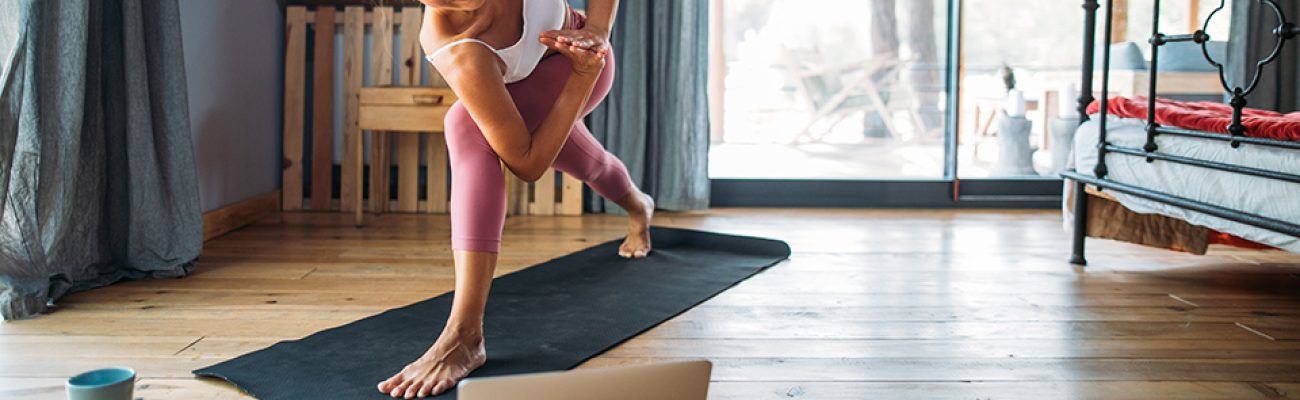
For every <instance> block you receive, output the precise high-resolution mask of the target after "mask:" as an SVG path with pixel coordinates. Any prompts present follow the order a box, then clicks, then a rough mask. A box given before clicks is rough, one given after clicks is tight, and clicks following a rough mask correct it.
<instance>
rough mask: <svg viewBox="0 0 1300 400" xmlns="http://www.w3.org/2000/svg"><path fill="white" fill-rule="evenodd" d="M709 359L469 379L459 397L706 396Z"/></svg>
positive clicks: (650, 399)
mask: <svg viewBox="0 0 1300 400" xmlns="http://www.w3.org/2000/svg"><path fill="white" fill-rule="evenodd" d="M712 370H713V364H712V363H710V362H708V361H704V360H701V361H684V362H671V363H662V364H649V365H633V366H622V367H610V368H593V369H579V370H572V371H561V372H545V373H537V374H523V375H511V376H501V377H491V378H469V379H465V380H463V381H461V382H460V386H458V387H457V389H456V391H457V396H456V397H457V398H458V399H460V400H514V399H529V400H607V399H619V400H663V399H674V400H705V398H706V397H707V396H708V394H709V375H710V373H711V372H712Z"/></svg>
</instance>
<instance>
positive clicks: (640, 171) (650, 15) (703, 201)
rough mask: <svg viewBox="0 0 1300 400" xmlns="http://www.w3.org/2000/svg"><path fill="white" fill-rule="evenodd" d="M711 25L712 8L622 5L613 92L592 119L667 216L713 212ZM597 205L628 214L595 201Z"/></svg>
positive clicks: (652, 1)
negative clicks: (674, 212)
mask: <svg viewBox="0 0 1300 400" xmlns="http://www.w3.org/2000/svg"><path fill="white" fill-rule="evenodd" d="M708 22H709V2H708V1H702V0H701V1H695V0H691V1H680V0H664V1H659V0H624V1H620V2H619V11H618V20H617V21H616V23H615V24H614V31H613V32H611V33H610V42H611V44H612V46H613V47H614V55H615V56H616V57H617V63H618V69H617V73H616V75H615V78H614V86H613V88H612V89H611V90H610V93H609V97H608V98H607V99H606V100H605V102H604V104H603V105H601V106H600V107H597V108H596V109H595V110H594V111H593V112H592V113H591V115H590V116H589V117H588V119H587V124H588V126H589V127H590V128H591V131H592V134H594V135H595V136H596V139H597V140H600V141H601V142H602V143H604V144H605V147H606V148H608V149H609V150H610V151H611V152H613V153H614V154H615V155H617V156H618V157H619V158H620V159H622V160H623V162H624V163H626V164H627V167H628V172H630V173H631V174H632V180H633V181H635V182H636V183H637V186H638V187H640V188H642V190H644V191H646V192H647V193H649V194H650V195H652V196H654V197H655V200H656V201H657V203H658V206H659V208H662V209H667V210H698V209H703V208H706V207H708V205H709V168H708V156H709V106H708V99H707V97H706V95H705V94H706V90H707V79H708V64H709V63H708V43H709V40H708V33H709V26H708ZM591 205H592V211H594V212H602V211H610V212H621V209H619V207H618V205H616V204H614V203H613V202H611V201H607V200H604V199H602V198H600V197H599V196H596V195H594V194H593V195H592V201H591Z"/></svg>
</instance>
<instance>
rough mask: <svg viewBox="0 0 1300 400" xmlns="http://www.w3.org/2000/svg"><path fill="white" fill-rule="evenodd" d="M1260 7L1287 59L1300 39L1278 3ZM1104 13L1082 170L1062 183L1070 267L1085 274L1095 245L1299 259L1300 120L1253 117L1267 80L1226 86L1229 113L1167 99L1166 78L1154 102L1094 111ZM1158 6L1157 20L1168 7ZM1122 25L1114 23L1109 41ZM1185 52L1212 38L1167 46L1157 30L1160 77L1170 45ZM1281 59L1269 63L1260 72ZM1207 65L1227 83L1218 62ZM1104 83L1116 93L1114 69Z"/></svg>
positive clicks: (1115, 103)
mask: <svg viewBox="0 0 1300 400" xmlns="http://www.w3.org/2000/svg"><path fill="white" fill-rule="evenodd" d="M1255 1H1258V2H1259V3H1260V4H1261V5H1264V6H1265V8H1266V9H1271V10H1273V11H1274V12H1276V14H1277V17H1278V20H1279V21H1280V22H1279V24H1278V26H1277V29H1276V30H1275V35H1277V36H1278V38H1279V40H1278V45H1277V46H1278V48H1281V46H1283V45H1285V44H1286V42H1287V41H1288V40H1290V39H1293V38H1295V36H1297V34H1300V29H1298V28H1296V26H1295V25H1292V24H1290V23H1288V22H1287V20H1286V18H1285V17H1284V16H1283V15H1282V13H1281V11H1280V10H1279V9H1278V7H1277V3H1276V1H1275V0H1255ZM1107 2H1108V3H1110V2H1111V1H1107ZM1098 7H1099V4H1098V1H1096V0H1088V1H1085V2H1084V9H1085V12H1086V14H1085V18H1086V19H1085V24H1084V29H1085V32H1084V35H1085V36H1084V37H1085V40H1084V62H1083V65H1085V66H1086V67H1084V69H1083V79H1082V85H1081V86H1082V87H1083V89H1084V90H1082V91H1081V97H1080V99H1079V104H1080V120H1081V121H1083V122H1082V124H1081V125H1080V127H1079V130H1078V131H1077V132H1076V134H1075V143H1074V157H1073V159H1072V161H1073V163H1074V168H1072V169H1069V170H1067V171H1065V172H1063V173H1062V176H1064V177H1065V178H1066V179H1067V186H1066V196H1065V197H1066V208H1067V211H1068V212H1067V213H1066V214H1067V221H1068V222H1070V223H1071V224H1072V225H1073V232H1074V246H1073V252H1072V254H1071V259H1070V261H1071V262H1072V263H1075V264H1079V265H1084V264H1086V262H1087V261H1086V259H1085V254H1084V248H1085V247H1084V243H1085V238H1086V237H1087V236H1094V237H1105V238H1112V239H1119V240H1124V241H1130V242H1135V243H1140V244H1147V245H1154V246H1160V247H1166V248H1171V249H1175V250H1183V251H1190V252H1193V253H1204V251H1205V247H1206V246H1207V245H1208V244H1210V243H1230V244H1238V245H1245V246H1253V247H1272V248H1279V249H1283V250H1287V251H1292V252H1297V253H1300V114H1290V115H1282V114H1278V113H1272V112H1266V111H1258V110H1251V109H1249V108H1246V107H1245V105H1246V104H1247V102H1248V100H1247V98H1248V96H1249V94H1250V93H1251V92H1252V91H1253V90H1254V89H1255V86H1256V84H1257V83H1258V80H1254V81H1251V82H1250V83H1249V85H1247V86H1244V87H1242V86H1237V87H1228V86H1227V85H1226V84H1225V93H1226V94H1227V96H1226V97H1228V98H1230V101H1229V104H1228V105H1224V104H1208V103H1196V104H1192V103H1179V102H1173V101H1167V100H1163V99H1157V98H1156V97H1155V96H1154V91H1155V88H1156V87H1157V85H1158V83H1157V80H1158V79H1159V75H1158V74H1157V75H1153V76H1152V78H1151V83H1150V88H1151V91H1150V93H1149V94H1148V97H1135V98H1106V97H1103V98H1102V99H1096V100H1094V99H1093V98H1092V93H1094V90H1093V87H1092V86H1093V85H1092V82H1093V68H1092V67H1091V66H1092V65H1093V60H1094V57H1096V56H1100V57H1101V58H1102V65H1104V66H1108V65H1110V64H1109V59H1110V54H1109V53H1110V51H1109V49H1108V48H1103V49H1102V51H1101V53H1102V54H1100V55H1097V54H1093V50H1092V49H1094V48H1095V46H1094V43H1093V39H1092V38H1094V37H1095V36H1096V35H1095V33H1096V25H1097V24H1096V22H1097V9H1098ZM1154 7H1155V10H1154V12H1155V13H1156V15H1159V10H1160V1H1159V0H1155V1H1154ZM1221 7H1222V6H1221ZM1107 9H1109V7H1108V8H1107ZM1216 14H1217V12H1216V13H1211V14H1210V16H1209V17H1208V18H1207V21H1206V24H1207V25H1208V23H1209V19H1212V18H1214V16H1215V15H1216ZM1112 19H1113V16H1112V15H1110V14H1109V13H1108V14H1107V15H1105V31H1104V32H1105V33H1104V35H1105V36H1106V39H1105V40H1107V41H1109V40H1110V37H1109V36H1110V35H1109V32H1110V27H1111V23H1112ZM1177 42H1193V43H1197V44H1204V43H1207V42H1209V36H1208V35H1206V34H1205V33H1204V31H1202V30H1198V31H1197V32H1194V33H1191V34H1186V35H1166V34H1163V33H1160V30H1159V25H1158V24H1157V25H1156V26H1154V27H1153V30H1152V39H1151V40H1150V43H1151V46H1152V49H1151V54H1152V56H1151V64H1152V68H1151V69H1152V70H1157V68H1156V66H1157V64H1158V62H1159V48H1160V46H1163V45H1165V44H1169V43H1177ZM1207 53H1208V51H1207ZM1276 54H1277V53H1276V52H1274V54H1273V55H1272V56H1270V57H1269V58H1268V59H1265V60H1259V61H1260V64H1259V65H1260V67H1261V68H1263V67H1265V66H1267V65H1268V64H1269V63H1270V62H1271V61H1273V59H1274V58H1275V57H1276ZM1206 62H1208V63H1210V64H1211V65H1214V66H1215V67H1218V68H1217V69H1219V71H1220V73H1222V71H1223V69H1222V67H1221V65H1220V64H1219V62H1218V61H1217V60H1213V59H1211V58H1209V57H1207V61H1206ZM1100 72H1101V74H1102V77H1101V85H1102V87H1101V88H1099V90H1097V92H1100V93H1108V92H1109V90H1108V89H1109V85H1110V79H1109V78H1110V72H1109V69H1108V68H1105V67H1103V68H1102V69H1101V70H1100ZM1229 81H1230V80H1228V79H1223V82H1229Z"/></svg>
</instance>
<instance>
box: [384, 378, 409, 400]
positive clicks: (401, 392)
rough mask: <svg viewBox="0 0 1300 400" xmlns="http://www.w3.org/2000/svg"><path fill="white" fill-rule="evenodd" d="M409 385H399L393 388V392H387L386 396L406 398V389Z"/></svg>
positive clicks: (405, 383)
mask: <svg viewBox="0 0 1300 400" xmlns="http://www.w3.org/2000/svg"><path fill="white" fill-rule="evenodd" d="M410 385H411V383H410V382H402V383H399V384H397V385H396V386H394V387H393V390H390V391H388V395H389V396H391V397H394V398H401V397H404V396H406V387H407V386H410Z"/></svg>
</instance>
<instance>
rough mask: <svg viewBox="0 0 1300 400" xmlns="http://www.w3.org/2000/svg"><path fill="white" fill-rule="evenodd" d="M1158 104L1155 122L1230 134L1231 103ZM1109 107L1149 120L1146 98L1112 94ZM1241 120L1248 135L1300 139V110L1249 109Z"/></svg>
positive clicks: (1092, 109)
mask: <svg viewBox="0 0 1300 400" xmlns="http://www.w3.org/2000/svg"><path fill="white" fill-rule="evenodd" d="M1156 103H1157V104H1156V122H1157V123H1159V124H1160V125H1164V126H1170V127H1179V128H1183V129H1195V130H1200V131H1207V132H1218V133H1228V125H1230V124H1232V106H1229V105H1227V104H1221V103H1212V102H1208V101H1203V102H1195V103H1192V102H1182V101H1174V100H1167V99H1156ZM1107 109H1108V111H1109V112H1110V115H1114V116H1117V117H1123V118H1140V119H1146V118H1147V98H1146V97H1111V98H1110V103H1109V105H1108V107H1107ZM1100 110H1101V102H1100V101H1094V102H1092V104H1091V105H1089V106H1088V114H1096V113H1098V112H1099V111H1100ZM1241 123H1242V124H1243V125H1246V136H1253V137H1260V138H1268V139H1277V140H1290V141H1300V112H1293V113H1290V114H1282V113H1279V112H1275V111H1268V110H1258V109H1254V108H1246V109H1245V110H1243V111H1242V114H1241Z"/></svg>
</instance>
